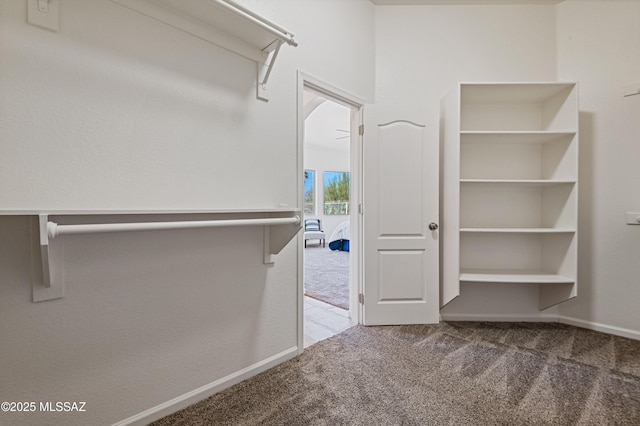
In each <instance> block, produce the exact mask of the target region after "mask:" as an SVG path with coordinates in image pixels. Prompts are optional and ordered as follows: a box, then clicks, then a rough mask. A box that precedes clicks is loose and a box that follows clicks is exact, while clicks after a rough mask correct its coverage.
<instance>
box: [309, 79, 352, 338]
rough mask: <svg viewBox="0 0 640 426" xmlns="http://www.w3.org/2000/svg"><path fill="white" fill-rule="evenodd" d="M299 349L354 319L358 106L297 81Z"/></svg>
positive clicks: (341, 329)
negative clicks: (299, 93) (300, 179)
mask: <svg viewBox="0 0 640 426" xmlns="http://www.w3.org/2000/svg"><path fill="white" fill-rule="evenodd" d="M301 113H302V114H301V115H302V116H301V121H302V123H300V124H302V127H303V129H302V146H301V148H302V153H303V155H302V170H303V173H302V174H303V195H302V198H303V202H302V205H303V212H302V214H303V225H304V229H303V235H304V236H303V240H304V244H303V245H302V252H303V255H302V266H303V274H302V277H303V292H302V293H303V303H302V310H303V318H302V321H303V340H304V347H307V346H309V345H311V344H314V343H316V342H318V341H320V340H324V339H326V338H328V337H331V336H333V335H335V334H338V333H340V332H342V331H344V330H346V329H347V328H349V327H351V326H352V325H353V324H354V323H356V322H357V319H358V312H359V309H358V302H357V297H356V295H357V294H358V288H359V285H358V284H359V281H358V277H359V264H360V263H359V261H358V255H359V252H360V251H359V240H358V236H359V235H360V233H359V227H360V218H359V215H358V212H357V210H358V206H359V196H360V191H359V185H360V180H361V179H360V176H359V174H358V173H359V171H360V164H359V163H360V160H359V158H360V150H359V148H358V147H359V144H358V142H359V140H360V134H359V133H360V132H359V129H360V124H361V108H360V107H359V106H356V105H354V104H352V103H351V102H345V101H344V99H342V98H341V97H339V96H336V95H335V94H334V93H331V92H329V91H327V90H324V89H322V88H320V87H318V86H316V85H314V84H310V83H308V82H307V81H306V80H305V81H304V84H303V87H302V111H301Z"/></svg>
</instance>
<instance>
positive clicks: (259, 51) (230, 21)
mask: <svg viewBox="0 0 640 426" xmlns="http://www.w3.org/2000/svg"><path fill="white" fill-rule="evenodd" d="M112 1H113V2H115V3H118V4H120V5H122V6H124V7H126V8H128V9H131V10H133V11H136V12H138V13H140V14H142V15H145V16H148V17H149V18H152V19H155V20H157V21H160V22H162V23H164V24H167V25H169V26H170V27H173V28H175V29H178V30H180V31H184V32H186V33H188V34H191V35H193V36H195V37H197V38H199V39H201V40H205V41H208V42H210V43H213V44H215V45H217V46H220V47H222V48H224V49H226V50H229V51H231V52H233V53H236V54H238V55H240V56H243V57H245V58H248V59H251V60H253V61H255V62H256V63H257V64H258V71H257V93H256V95H257V97H258V99H260V100H264V101H268V97H267V93H266V85H267V82H268V80H269V76H270V74H271V70H272V68H273V65H274V63H275V60H276V57H277V56H278V52H279V51H280V47H281V46H282V45H283V44H288V45H290V46H294V47H295V46H297V45H298V43H297V42H296V41H295V40H294V35H293V34H292V33H291V32H289V31H287V30H285V29H284V28H282V27H281V26H279V25H277V24H275V23H273V22H271V21H269V20H268V19H266V18H264V17H262V16H260V15H258V14H257V13H255V12H252V11H251V10H249V9H247V8H245V7H243V6H242V5H240V4H238V3H236V2H234V1H233V0H112Z"/></svg>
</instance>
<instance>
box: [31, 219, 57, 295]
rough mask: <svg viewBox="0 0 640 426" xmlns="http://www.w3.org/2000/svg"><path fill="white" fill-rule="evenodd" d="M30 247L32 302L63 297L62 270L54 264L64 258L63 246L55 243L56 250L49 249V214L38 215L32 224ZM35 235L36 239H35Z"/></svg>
mask: <svg viewBox="0 0 640 426" xmlns="http://www.w3.org/2000/svg"><path fill="white" fill-rule="evenodd" d="M32 229H33V232H32V233H33V234H34V236H33V237H32V249H31V289H32V296H33V301H34V302H42V301H44V300H52V299H59V298H61V297H64V277H63V270H62V269H58V268H56V267H55V265H61V264H62V263H61V262H62V260H64V252H63V248H64V247H63V246H62V245H61V244H56V250H55V251H53V250H51V240H50V238H49V216H48V215H47V214H40V215H38V220H37V222H35V221H34V224H33V226H32ZM35 235H37V236H38V239H37V240H36V239H35Z"/></svg>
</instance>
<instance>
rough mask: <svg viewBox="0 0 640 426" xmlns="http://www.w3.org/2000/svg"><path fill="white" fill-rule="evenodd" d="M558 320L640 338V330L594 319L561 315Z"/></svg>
mask: <svg viewBox="0 0 640 426" xmlns="http://www.w3.org/2000/svg"><path fill="white" fill-rule="evenodd" d="M558 321H559V322H560V323H562V324H567V325H574V326H576V327H581V328H586V329H588V330H594V331H601V332H603V333H607V334H614V335H616V336H620V337H627V338H629V339H634V340H640V331H636V330H631V329H628V328H622V327H616V326H613V325H606V324H601V323H598V322H593V321H585V320H581V319H578V318H572V317H565V316H559V317H558Z"/></svg>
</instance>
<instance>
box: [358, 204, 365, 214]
mask: <svg viewBox="0 0 640 426" xmlns="http://www.w3.org/2000/svg"><path fill="white" fill-rule="evenodd" d="M358 213H359V214H364V206H363V205H362V204H358Z"/></svg>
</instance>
